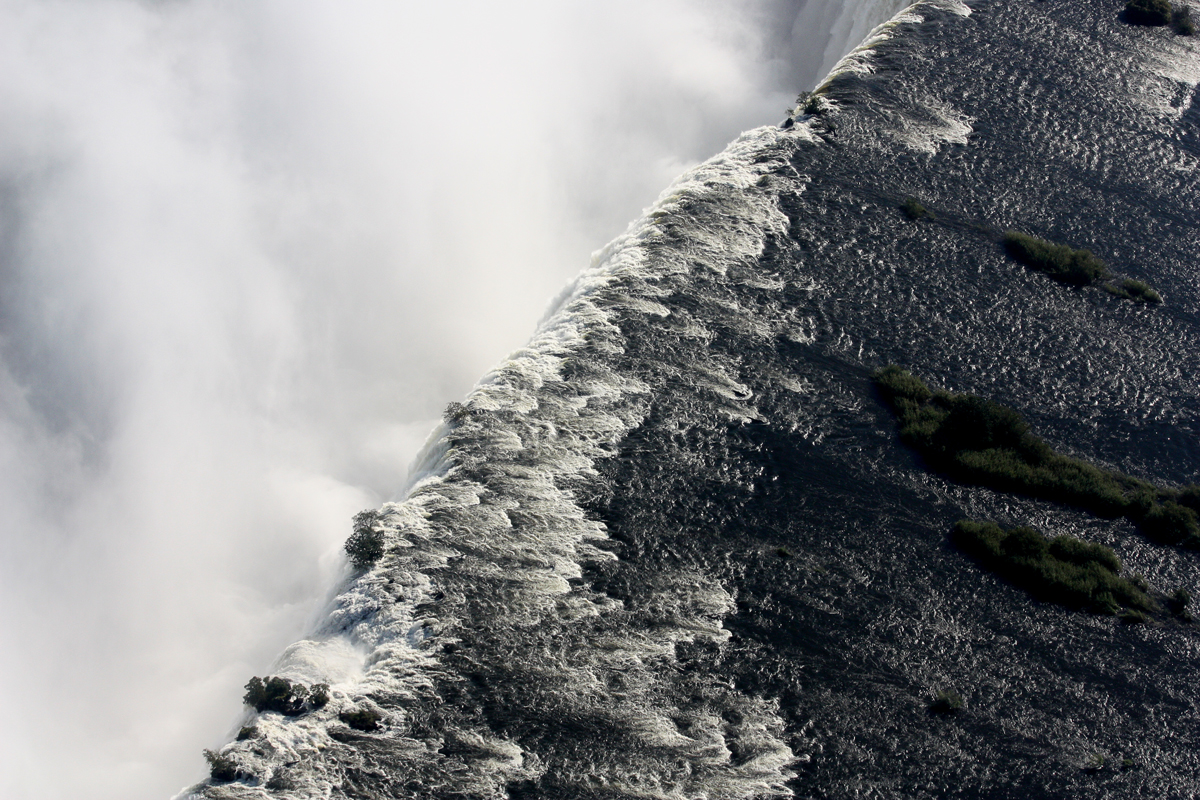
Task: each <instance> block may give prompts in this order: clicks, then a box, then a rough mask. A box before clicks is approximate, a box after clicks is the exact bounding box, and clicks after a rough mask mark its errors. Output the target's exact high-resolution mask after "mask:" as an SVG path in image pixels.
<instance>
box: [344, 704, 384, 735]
mask: <svg viewBox="0 0 1200 800" xmlns="http://www.w3.org/2000/svg"><path fill="white" fill-rule="evenodd" d="M338 719H340V720H341V721H342V722H344V723H346V724H347V725H349V726H350V727H351V728H354V730H356V731H373V730H376V729H378V728H379V720H381V719H383V715H381V714H379V713H377V712H375V711H371V710H370V709H368V708H360V709H356V710H354V711H343V712H342V713H340V714H338Z"/></svg>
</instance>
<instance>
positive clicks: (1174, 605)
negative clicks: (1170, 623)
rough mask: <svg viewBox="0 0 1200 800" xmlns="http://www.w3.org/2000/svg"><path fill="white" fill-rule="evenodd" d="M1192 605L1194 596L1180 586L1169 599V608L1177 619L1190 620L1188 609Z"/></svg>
mask: <svg viewBox="0 0 1200 800" xmlns="http://www.w3.org/2000/svg"><path fill="white" fill-rule="evenodd" d="M1191 604H1192V595H1191V592H1189V591H1188V590H1187V589H1185V588H1183V587H1182V586H1180V587H1179V588H1178V589H1176V590H1175V591H1174V592H1172V593H1171V596H1170V597H1168V598H1167V608H1168V609H1170V611H1171V613H1172V614H1174V615H1175V616H1177V617H1180V618H1184V619H1185V620H1188V619H1190V618H1191V615H1190V614H1189V613H1188V610H1187V607H1188V606H1190V605H1191Z"/></svg>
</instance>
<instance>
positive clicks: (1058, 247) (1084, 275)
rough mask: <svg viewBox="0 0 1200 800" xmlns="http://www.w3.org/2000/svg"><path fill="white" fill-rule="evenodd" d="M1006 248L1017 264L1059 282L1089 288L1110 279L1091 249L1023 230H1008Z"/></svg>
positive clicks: (1102, 264)
mask: <svg viewBox="0 0 1200 800" xmlns="http://www.w3.org/2000/svg"><path fill="white" fill-rule="evenodd" d="M1004 249H1005V250H1006V251H1007V252H1008V254H1009V255H1010V256H1011V257H1012V258H1013V259H1015V260H1016V261H1018V262H1020V263H1022V264H1024V265H1025V266H1027V267H1029V268H1030V269H1035V270H1037V271H1038V272H1044V273H1046V275H1048V276H1049V277H1051V278H1052V279H1054V280H1056V281H1058V282H1059V283H1066V284H1069V285H1071V286H1086V285H1088V284H1089V283H1093V282H1095V281H1098V280H1103V279H1105V278H1108V277H1110V273H1109V271H1108V267H1106V266H1105V265H1104V262H1103V261H1101V260H1100V259H1098V258H1096V256H1094V255H1092V253H1091V251H1090V250H1075V249H1073V248H1070V247H1068V246H1067V245H1065V244H1055V243H1054V242H1049V241H1046V240H1045V239H1039V238H1037V237H1036V236H1029V235H1027V234H1024V233H1021V232H1020V231H1015V230H1011V229H1010V230H1008V231H1005V233H1004Z"/></svg>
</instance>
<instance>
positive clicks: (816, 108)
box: [796, 92, 829, 115]
mask: <svg viewBox="0 0 1200 800" xmlns="http://www.w3.org/2000/svg"><path fill="white" fill-rule="evenodd" d="M796 106H797V107H799V108H800V111H801V113H803V114H808V115H813V114H821V113H823V112H824V111H825V110H826V109H827V108H828V107H829V104H828V101H827V100H826V99H825V98H824V97H822V96H821V95H820V94H818V93H817V92H801V93H800V94H799V95H797V96H796Z"/></svg>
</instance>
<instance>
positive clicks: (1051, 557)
mask: <svg viewBox="0 0 1200 800" xmlns="http://www.w3.org/2000/svg"><path fill="white" fill-rule="evenodd" d="M951 538H952V540H953V541H954V543H955V544H956V545H957V546H958V547H959V549H961V550H962V551H963V552H964V553H966V554H967V555H969V556H971V557H973V558H974V559H976V560H977V561H978V562H979V563H980V565H981V566H983V567H984V568H985V569H988V570H990V571H992V572H995V573H996V574H998V575H1000V576H1001V577H1003V578H1004V579H1006V580H1008V581H1009V582H1010V583H1012V584H1014V585H1016V586H1019V587H1020V588H1022V589H1025V590H1026V591H1027V592H1029V593H1030V594H1032V595H1033V596H1034V597H1037V598H1039V599H1041V600H1045V601H1047V602H1051V603H1057V604H1059V605H1064V606H1067V607H1069V608H1079V609H1084V610H1087V611H1091V612H1092V613H1095V614H1116V613H1117V612H1118V611H1119V610H1120V608H1121V607H1125V608H1126V609H1127V610H1128V612H1129V613H1130V614H1142V613H1143V612H1145V611H1152V610H1153V609H1154V602H1153V601H1152V600H1151V599H1150V597H1149V596H1148V595H1147V594H1146V593H1145V592H1144V591H1142V589H1140V588H1139V587H1138V586H1137V585H1136V584H1135V583H1134V582H1133V581H1132V580H1130V579H1128V578H1123V577H1121V574H1120V573H1121V560H1120V559H1119V558H1117V555H1116V553H1114V552H1113V551H1112V550H1111V549H1110V548H1108V547H1105V546H1104V545H1102V544H1096V543H1094V542H1086V541H1084V540H1082V539H1076V538H1074V537H1072V536H1065V535H1064V536H1056V537H1054V538H1053V539H1047V538H1046V537H1045V536H1043V535H1042V533H1041V532H1040V531H1038V530H1036V529H1034V528H1012V529H1010V530H1004V529H1003V528H1001V527H1000V526H999V525H997V524H996V523H994V522H973V521H971V520H960V521H959V522H958V523H957V524H956V525H955V526H954V531H953V533H952V534H951ZM1144 619H1145V617H1144V615H1143V616H1142V620H1144Z"/></svg>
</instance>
